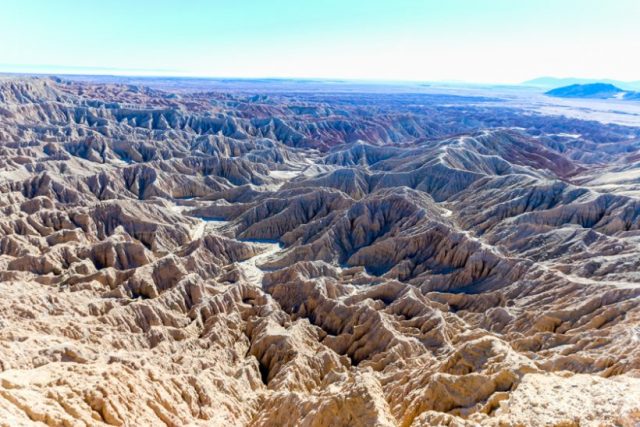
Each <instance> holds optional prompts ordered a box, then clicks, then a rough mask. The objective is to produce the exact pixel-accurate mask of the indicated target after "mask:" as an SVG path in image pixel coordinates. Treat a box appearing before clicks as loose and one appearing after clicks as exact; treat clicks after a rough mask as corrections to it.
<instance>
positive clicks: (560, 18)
mask: <svg viewBox="0 0 640 427" xmlns="http://www.w3.org/2000/svg"><path fill="white" fill-rule="evenodd" d="M0 40H2V42H0V71H43V72H65V71H66V72H78V73H82V72H87V71H88V70H89V71H91V70H93V71H96V72H106V73H112V74H156V75H157V74H164V75H193V76H237V77H328V78H333V77H339V78H360V79H391V80H465V81H476V82H519V81H522V80H526V79H529V78H533V77H538V76H543V75H553V76H561V77H569V76H571V77H597V78H602V77H609V78H615V79H621V80H640V59H639V58H640V54H639V53H640V0H554V1H551V0H366V1H365V0H316V1H312V0H260V1H259V0H217V1H216V0H209V1H205V0H174V1H169V0H99V1H98V0H82V1H81V0H2V2H1V5H0Z"/></svg>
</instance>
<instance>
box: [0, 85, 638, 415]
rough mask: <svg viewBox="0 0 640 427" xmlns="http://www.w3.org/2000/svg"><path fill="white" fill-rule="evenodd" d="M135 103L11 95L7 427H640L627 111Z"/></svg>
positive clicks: (95, 93) (374, 93)
mask: <svg viewBox="0 0 640 427" xmlns="http://www.w3.org/2000/svg"><path fill="white" fill-rule="evenodd" d="M125 83H127V84H122V82H120V83H119V82H117V81H104V82H100V81H97V80H96V79H93V80H86V81H80V80H78V79H76V80H74V81H71V80H67V79H59V78H34V77H4V78H2V79H0V209H1V211H2V215H1V216H0V425H3V426H5V425H6V426H20V425H25V426H30V425H50V426H106V425H114V426H146V425H149V426H161V425H168V426H187V425H192V426H205V425H206V426H219V425H220V426H478V425H482V426H603V425H605V426H608V425H611V426H614V425H615V426H626V427H631V426H637V425H639V423H640V122H638V123H637V126H634V125H633V123H632V122H633V120H636V121H637V117H636V116H634V115H633V114H632V113H625V112H624V111H618V110H616V111H608V110H607V111H605V113H606V114H604V113H603V114H602V117H605V118H606V119H607V120H601V121H598V120H594V118H597V117H598V114H599V113H598V111H600V112H602V111H603V109H606V108H608V107H607V105H609V104H603V102H604V101H600V102H601V103H600V104H597V109H598V111H596V110H588V109H587V108H586V107H584V106H580V107H579V108H578V107H575V106H568V104H562V105H560V104H558V105H555V106H554V105H551V104H549V105H546V104H545V105H544V108H542V103H544V102H545V101H543V100H542V101H539V102H538V101H536V103H535V104H531V108H529V107H527V106H526V105H524V101H522V100H523V99H525V98H524V97H522V96H521V97H519V98H517V99H515V98H513V97H512V98H509V99H507V98H508V97H507V98H504V97H500V96H496V97H492V96H490V95H489V94H488V92H487V93H484V92H483V94H480V93H476V94H475V95H474V94H473V93H470V94H469V93H468V94H454V93H450V92H446V91H444V92H438V91H429V90H428V89H427V88H422V89H419V90H418V89H416V90H415V91H412V90H410V88H404V89H403V90H394V91H391V90H390V91H385V90H382V89H380V90H360V89H361V88H358V87H356V88H352V89H350V90H346V89H345V87H344V86H340V85H337V86H331V85H327V86H323V85H319V86H318V87H315V86H314V87H313V90H307V91H305V90H300V88H299V86H300V85H296V84H290V85H282V86H281V87H280V88H279V89H278V87H276V88H274V87H273V86H274V84H273V82H262V83H261V82H257V83H252V84H248V83H247V84H245V83H243V82H231V83H229V85H228V86H225V85H224V84H223V83H220V84H218V85H217V86H215V87H207V86H206V85H205V84H203V85H202V86H201V87H198V86H197V85H196V84H194V83H193V82H189V81H187V82H186V83H185V82H182V83H180V82H177V83H176V82H171V81H170V82H167V81H159V82H156V83H157V84H155V85H154V84H153V83H154V82H153V81H152V80H150V81H149V82H147V83H148V84H146V85H145V84H131V82H125ZM196 83H197V82H196ZM185 86H186V87H185ZM225 87H227V89H226V90H225ZM261 88H263V89H261ZM336 88H337V89H336ZM536 96H538V98H536V99H543V98H541V97H542V96H543V95H536ZM514 99H515V100H514ZM557 102H561V101H557ZM562 102H564V101H562ZM567 102H568V101H567ZM626 102H627V104H633V102H630V101H626ZM594 105H595V104H594ZM603 106H604V107H603ZM569 107H571V108H569ZM594 108H595V107H594ZM629 108H636V107H629ZM543 110H544V111H543ZM569 110H570V111H571V112H573V113H575V114H568V113H567V111H569ZM559 111H562V114H560V113H559ZM594 111H595V112H594ZM612 115H614V116H616V117H617V118H619V119H620V120H611V117H612ZM587 116H588V118H589V119H588V120H587V119H586V117H587ZM621 123H625V124H624V125H623V124H621Z"/></svg>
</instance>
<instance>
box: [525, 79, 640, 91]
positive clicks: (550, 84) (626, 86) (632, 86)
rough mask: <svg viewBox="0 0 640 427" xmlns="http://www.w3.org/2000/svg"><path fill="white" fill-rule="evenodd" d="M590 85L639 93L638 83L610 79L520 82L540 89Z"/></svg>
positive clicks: (639, 86)
mask: <svg viewBox="0 0 640 427" xmlns="http://www.w3.org/2000/svg"><path fill="white" fill-rule="evenodd" d="M592 83H608V84H612V85H614V86H617V87H619V88H621V89H623V90H633V91H640V81H633V82H623V81H619V80H612V79H579V78H572V77H568V78H558V77H539V78H537V79H533V80H527V81H526V82H522V85H524V86H535V87H540V88H548V89H551V88H557V87H563V86H571V85H586V84H592Z"/></svg>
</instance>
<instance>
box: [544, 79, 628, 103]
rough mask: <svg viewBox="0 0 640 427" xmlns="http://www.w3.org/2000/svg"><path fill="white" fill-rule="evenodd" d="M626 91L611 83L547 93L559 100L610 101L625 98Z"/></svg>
mask: <svg viewBox="0 0 640 427" xmlns="http://www.w3.org/2000/svg"><path fill="white" fill-rule="evenodd" d="M624 93H625V91H623V90H622V89H620V88H619V87H617V86H614V85H612V84H609V83H589V84H585V85H582V84H573V85H569V86H563V87H559V88H557V89H552V90H550V91H548V92H546V94H547V95H549V96H555V97H558V98H595V99H608V98H616V97H622V96H624Z"/></svg>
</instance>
